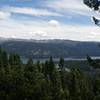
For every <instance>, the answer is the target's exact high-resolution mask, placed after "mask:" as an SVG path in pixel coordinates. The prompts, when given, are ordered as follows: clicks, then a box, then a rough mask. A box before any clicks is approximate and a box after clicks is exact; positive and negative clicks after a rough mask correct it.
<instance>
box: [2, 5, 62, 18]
mask: <svg viewBox="0 0 100 100" xmlns="http://www.w3.org/2000/svg"><path fill="white" fill-rule="evenodd" d="M2 9H5V10H6V11H8V12H10V13H19V14H26V15H31V16H62V15H61V14H59V13H56V12H51V11H49V10H47V9H36V8H31V7H11V6H8V7H4V8H2Z"/></svg>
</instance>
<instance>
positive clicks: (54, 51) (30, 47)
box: [0, 40, 100, 58]
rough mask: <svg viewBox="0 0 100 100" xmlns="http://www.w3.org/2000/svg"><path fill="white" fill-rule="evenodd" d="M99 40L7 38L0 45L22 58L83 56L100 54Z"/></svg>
mask: <svg viewBox="0 0 100 100" xmlns="http://www.w3.org/2000/svg"><path fill="white" fill-rule="evenodd" d="M99 44H100V43H99V42H79V41H70V40H29V41H28V40H7V41H3V42H2V41H0V45H1V47H2V48H4V49H5V50H6V51H7V52H8V53H12V52H16V53H18V54H19V55H20V56H22V57H24V58H29V57H31V58H49V57H50V56H52V57H53V58H59V57H63V58H67V57H69V58H70V57H71V58H84V57H86V55H87V54H89V55H90V56H100V48H99V46H98V45H99Z"/></svg>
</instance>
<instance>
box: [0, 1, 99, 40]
mask: <svg viewBox="0 0 100 100" xmlns="http://www.w3.org/2000/svg"><path fill="white" fill-rule="evenodd" d="M92 16H96V17H97V18H100V14H99V12H94V11H93V10H91V9H90V8H88V7H87V6H86V5H84V4H83V0H0V37H4V38H20V39H37V40H42V39H68V40H77V41H100V28H99V27H98V26H95V25H94V23H93V21H92V20H91V17H92Z"/></svg>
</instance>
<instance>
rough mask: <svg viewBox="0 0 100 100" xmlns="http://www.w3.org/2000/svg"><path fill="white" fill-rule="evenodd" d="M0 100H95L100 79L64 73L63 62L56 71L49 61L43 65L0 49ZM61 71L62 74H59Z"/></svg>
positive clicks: (79, 73) (74, 70)
mask: <svg viewBox="0 0 100 100" xmlns="http://www.w3.org/2000/svg"><path fill="white" fill-rule="evenodd" d="M0 64H1V66H0V100H99V99H100V76H99V75H97V76H90V75H89V74H86V73H85V74H84V72H82V71H81V70H79V69H77V68H73V69H71V70H70V71H66V68H65V66H64V65H65V63H64V59H63V58H61V59H60V61H59V67H60V70H59V68H57V67H56V64H55V63H54V61H53V59H52V57H50V59H49V60H47V61H46V62H44V63H41V62H40V61H37V62H36V63H34V62H33V60H32V59H29V60H28V61H27V63H26V64H23V63H22V62H21V59H20V56H19V55H17V54H10V55H9V56H8V54H7V53H6V52H5V51H3V50H2V49H0ZM63 69H64V70H63Z"/></svg>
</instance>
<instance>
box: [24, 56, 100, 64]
mask: <svg viewBox="0 0 100 100" xmlns="http://www.w3.org/2000/svg"><path fill="white" fill-rule="evenodd" d="M91 58H92V59H94V60H95V59H100V57H99V56H98V57H91ZM48 59H49V58H33V61H34V62H37V61H40V62H45V61H46V60H48ZM53 60H54V61H55V62H58V61H59V58H53ZM64 60H65V61H86V60H87V59H86V58H64ZM22 61H23V63H26V62H27V61H28V58H22Z"/></svg>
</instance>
